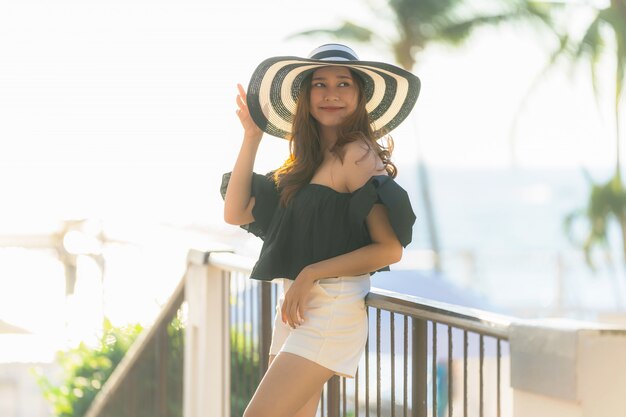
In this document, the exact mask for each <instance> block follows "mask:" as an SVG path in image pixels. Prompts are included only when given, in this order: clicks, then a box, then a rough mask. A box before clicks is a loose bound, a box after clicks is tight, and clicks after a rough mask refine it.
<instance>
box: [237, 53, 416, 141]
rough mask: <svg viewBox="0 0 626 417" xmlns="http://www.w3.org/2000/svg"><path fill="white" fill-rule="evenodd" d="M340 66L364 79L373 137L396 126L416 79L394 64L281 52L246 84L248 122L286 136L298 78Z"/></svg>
mask: <svg viewBox="0 0 626 417" xmlns="http://www.w3.org/2000/svg"><path fill="white" fill-rule="evenodd" d="M327 66H342V67H348V68H350V69H352V70H354V71H357V72H358V74H359V75H360V76H361V78H362V79H363V82H364V90H365V91H364V94H365V97H366V105H365V108H366V110H367V112H368V113H369V115H370V119H371V122H372V130H373V131H374V135H375V137H376V138H379V137H382V136H383V135H385V134H387V133H389V132H390V131H391V130H393V129H394V128H395V127H397V126H398V125H399V124H400V123H401V122H402V121H403V120H404V119H406V118H407V116H408V115H409V114H410V113H411V110H412V109H413V106H414V105H415V102H416V101H417V97H418V95H419V92H420V86H421V83H420V80H419V78H418V77H417V76H415V75H414V74H412V73H410V72H408V71H406V70H404V69H402V68H400V67H397V66H395V65H391V64H386V63H382V62H373V61H348V60H345V61H339V60H337V61H335V60H333V61H330V60H316V59H307V58H299V57H293V56H281V57H273V58H268V59H266V60H265V61H263V62H262V63H261V64H260V65H259V66H258V67H257V68H256V70H255V71H254V73H253V74H252V77H251V79H250V83H249V84H248V92H247V103H248V110H249V111H250V115H251V117H252V119H253V120H254V122H255V123H256V124H257V126H259V128H261V129H262V130H263V131H264V132H266V133H269V134H270V135H272V136H277V137H279V138H283V139H288V138H289V137H290V135H291V133H292V124H293V118H294V114H295V111H296V103H297V98H298V93H299V91H300V84H301V82H302V79H303V78H304V77H305V76H306V75H308V74H309V73H310V72H311V71H314V70H315V69H317V68H320V67H327Z"/></svg>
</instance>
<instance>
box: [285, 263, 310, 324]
mask: <svg viewBox="0 0 626 417" xmlns="http://www.w3.org/2000/svg"><path fill="white" fill-rule="evenodd" d="M314 282H315V280H314V279H313V278H312V277H310V276H309V275H308V274H307V272H306V268H305V269H303V270H302V271H301V272H300V273H299V274H298V276H297V277H296V279H295V280H294V282H293V284H291V286H290V287H289V290H288V291H287V292H286V293H285V299H284V301H283V307H282V309H281V311H280V313H281V315H282V320H283V323H287V324H288V325H289V327H291V328H292V329H295V328H296V326H299V325H300V324H302V323H304V320H305V317H304V311H305V309H306V300H307V298H308V296H309V293H310V292H311V289H312V288H313V284H314Z"/></svg>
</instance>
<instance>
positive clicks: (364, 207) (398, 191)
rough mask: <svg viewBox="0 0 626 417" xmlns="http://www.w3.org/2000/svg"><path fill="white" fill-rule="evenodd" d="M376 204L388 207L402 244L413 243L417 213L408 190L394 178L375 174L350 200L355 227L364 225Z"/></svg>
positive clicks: (390, 219) (394, 229)
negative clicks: (412, 205) (414, 210)
mask: <svg viewBox="0 0 626 417" xmlns="http://www.w3.org/2000/svg"><path fill="white" fill-rule="evenodd" d="M374 204H383V205H385V207H387V210H388V213H389V221H390V223H391V227H392V228H393V231H394V232H395V234H396V236H397V237H398V240H399V241H400V243H401V244H402V246H404V247H406V246H407V245H408V244H409V243H411V239H412V236H413V224H414V223H415V214H414V213H413V209H412V207H411V202H410V200H409V196H408V194H407V192H406V191H405V190H404V189H403V188H402V187H400V185H398V184H397V183H396V182H395V181H394V180H393V178H391V177H389V176H386V175H377V176H374V177H372V178H371V179H370V180H369V181H368V182H367V183H365V185H364V186H363V187H361V188H360V189H359V190H357V191H356V192H355V193H354V195H353V196H352V199H351V201H350V219H351V221H353V222H354V226H355V227H363V224H364V222H365V218H366V217H367V215H368V214H369V212H370V211H371V210H372V207H373V206H374Z"/></svg>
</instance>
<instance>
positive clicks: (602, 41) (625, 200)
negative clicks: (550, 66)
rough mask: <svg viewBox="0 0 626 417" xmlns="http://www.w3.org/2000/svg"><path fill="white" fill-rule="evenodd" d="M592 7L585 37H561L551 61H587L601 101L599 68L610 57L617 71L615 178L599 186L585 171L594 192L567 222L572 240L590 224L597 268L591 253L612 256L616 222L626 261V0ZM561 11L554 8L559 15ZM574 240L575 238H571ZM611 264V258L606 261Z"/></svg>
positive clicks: (586, 244)
mask: <svg viewBox="0 0 626 417" xmlns="http://www.w3.org/2000/svg"><path fill="white" fill-rule="evenodd" d="M584 6H585V7H588V8H590V10H591V13H589V15H590V16H591V19H590V22H589V23H588V25H587V27H586V30H585V31H584V34H583V36H582V37H578V38H576V37H575V36H573V35H572V34H570V33H567V32H566V34H564V35H562V36H561V43H560V47H559V48H558V50H557V51H555V53H554V59H553V60H552V62H556V60H557V59H558V58H560V57H565V58H566V59H568V60H569V61H570V62H571V63H572V64H578V63H581V62H586V63H587V64H589V65H590V69H591V82H592V84H593V89H594V92H595V94H596V98H597V100H598V102H599V100H600V96H601V94H600V85H599V75H600V74H599V69H600V68H599V66H600V63H601V62H602V61H603V59H604V58H606V57H607V56H608V54H611V55H613V56H612V58H613V59H614V60H615V69H614V71H615V72H614V74H613V82H614V87H615V90H614V95H613V117H614V123H615V124H614V133H615V171H614V173H613V176H612V177H611V178H610V179H609V180H608V181H607V182H605V183H597V182H595V181H594V180H593V179H592V178H591V175H589V173H588V172H586V171H585V175H586V176H587V178H588V180H589V182H590V185H591V193H590V195H589V200H588V203H587V207H586V209H583V210H577V211H575V212H573V213H571V214H570V215H569V216H568V217H566V220H565V223H564V225H565V229H566V231H567V233H568V234H569V235H570V237H572V236H573V233H572V225H573V223H574V220H575V219H577V218H581V217H582V218H584V219H585V220H586V222H587V223H588V224H589V231H588V233H587V236H586V238H585V239H584V241H583V242H582V243H580V245H581V246H582V248H583V250H584V253H585V259H586V261H587V264H588V265H589V266H590V267H591V268H592V269H594V268H595V265H594V263H593V260H592V256H591V252H592V250H593V248H595V247H600V248H602V249H604V250H605V253H606V254H607V255H609V252H608V251H609V245H608V227H607V226H609V225H610V224H611V223H612V222H613V221H617V224H618V225H619V227H620V231H621V241H622V255H623V257H624V258H623V260H624V261H625V262H626V189H625V188H624V182H623V180H622V172H621V161H620V139H621V132H620V109H621V106H620V103H621V99H622V95H623V86H624V80H625V68H626V0H610V3H609V4H608V5H607V6H606V7H604V8H600V7H596V6H594V5H593V4H585V5H584ZM559 9H560V8H558V9H557V8H554V10H553V11H554V12H555V13H558V12H560V11H561V10H559ZM572 240H573V238H572ZM607 259H608V260H609V263H611V261H610V256H609V257H608V258H607Z"/></svg>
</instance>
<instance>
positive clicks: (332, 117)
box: [310, 67, 359, 128]
mask: <svg viewBox="0 0 626 417" xmlns="http://www.w3.org/2000/svg"><path fill="white" fill-rule="evenodd" d="M358 100H359V88H358V85H357V84H356V82H355V81H354V79H353V78H352V74H351V73H350V70H349V69H348V68H346V67H322V68H319V69H317V70H315V72H314V73H313V76H312V79H311V97H310V106H311V115H312V116H313V118H314V119H315V120H317V122H318V123H319V124H320V126H321V127H322V128H336V127H338V126H339V125H340V124H341V123H342V122H343V121H344V120H345V119H346V118H347V117H348V116H350V115H351V114H352V113H353V112H354V111H355V110H356V106H357V103H358Z"/></svg>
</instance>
